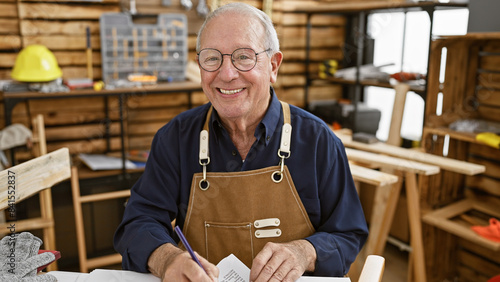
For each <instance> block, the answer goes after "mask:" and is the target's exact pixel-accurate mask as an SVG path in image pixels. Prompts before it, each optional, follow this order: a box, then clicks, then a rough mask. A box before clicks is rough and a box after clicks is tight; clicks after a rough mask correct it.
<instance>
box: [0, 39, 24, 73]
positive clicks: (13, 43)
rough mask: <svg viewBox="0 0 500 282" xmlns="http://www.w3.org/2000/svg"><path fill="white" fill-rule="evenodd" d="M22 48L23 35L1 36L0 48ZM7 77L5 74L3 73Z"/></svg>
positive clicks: (10, 49)
mask: <svg viewBox="0 0 500 282" xmlns="http://www.w3.org/2000/svg"><path fill="white" fill-rule="evenodd" d="M16 49H21V37H20V36H19V35H2V36H0V50H9V51H12V50H16ZM2 76H3V77H5V74H3V75H2Z"/></svg>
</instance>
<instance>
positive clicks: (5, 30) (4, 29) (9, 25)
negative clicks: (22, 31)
mask: <svg viewBox="0 0 500 282" xmlns="http://www.w3.org/2000/svg"><path fill="white" fill-rule="evenodd" d="M0 9H1V7H0ZM0 34H19V22H18V20H17V19H8V18H0Z"/></svg>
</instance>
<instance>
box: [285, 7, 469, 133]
mask: <svg viewBox="0 0 500 282" xmlns="http://www.w3.org/2000/svg"><path fill="white" fill-rule="evenodd" d="M465 7H467V3H464V2H463V1H462V2H458V1H452V2H449V3H440V2H438V1H436V0H433V1H425V2H402V1H366V2H347V3H344V2H315V3H307V4H303V3H297V4H293V3H290V4H289V5H287V6H286V7H282V10H283V11H286V12H290V13H303V14H306V15H307V35H306V60H305V64H306V67H305V69H306V70H308V69H309V65H310V63H311V60H310V56H309V54H310V51H311V42H310V38H311V27H312V24H311V17H312V16H313V15H317V14H337V15H345V16H348V18H349V22H350V25H351V26H353V24H357V29H356V31H355V32H356V42H355V46H354V47H355V50H356V58H355V67H356V70H357V71H356V79H354V80H345V79H336V78H328V79H327V80H328V81H330V82H332V83H340V84H344V85H353V86H354V87H355V89H354V94H353V95H352V97H350V98H351V100H352V101H359V100H360V99H361V95H362V92H363V87H364V86H378V87H386V88H392V85H390V84H389V83H380V82H373V81H362V80H361V79H360V72H359V68H360V66H361V65H362V64H363V59H364V58H363V53H364V49H365V46H364V39H365V37H366V18H367V16H368V14H370V13H395V12H410V11H425V12H427V14H428V15H429V18H430V23H431V24H430V28H429V37H430V38H429V50H430V42H431V39H432V36H433V34H432V28H433V21H434V11H436V10H440V9H450V8H465ZM356 18H357V23H355V20H356ZM352 32H354V31H352ZM347 36H349V35H347ZM347 36H346V37H347ZM403 43H404V38H403ZM429 58H430V56H429V57H428V62H427V65H429ZM345 66H346V65H344V67H345ZM316 79H318V78H317V77H312V76H311V75H310V73H309V72H306V85H305V95H304V105H305V108H308V104H309V86H310V85H311V84H312V82H313V81H314V80H316ZM427 84H428V83H427V80H426V83H425V85H424V86H423V87H412V89H411V90H412V91H415V92H416V93H417V94H419V95H420V96H422V98H423V99H424V100H425V98H426V94H427ZM356 113H357V103H354V114H353V115H352V118H353V121H352V123H351V124H352V125H353V131H355V129H356V124H355V122H354V121H355V120H356Z"/></svg>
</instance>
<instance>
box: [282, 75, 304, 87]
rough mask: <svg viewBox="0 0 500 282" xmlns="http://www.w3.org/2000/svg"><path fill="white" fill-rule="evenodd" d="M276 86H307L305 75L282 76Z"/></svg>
mask: <svg viewBox="0 0 500 282" xmlns="http://www.w3.org/2000/svg"><path fill="white" fill-rule="evenodd" d="M276 84H278V85H280V86H282V87H290V86H304V85H306V78H305V77H304V75H299V74H297V75H281V76H278V79H277V80H276Z"/></svg>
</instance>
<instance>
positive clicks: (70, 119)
mask: <svg viewBox="0 0 500 282" xmlns="http://www.w3.org/2000/svg"><path fill="white" fill-rule="evenodd" d="M30 112H31V114H30V115H32V116H33V115H36V114H38V113H40V114H44V121H45V125H46V126H64V125H66V126H71V125H78V124H85V123H98V122H104V121H105V120H106V113H105V112H104V111H98V110H96V111H94V110H89V109H83V110H75V111H74V112H66V111H55V112H45V111H44V112H40V111H37V110H34V109H32V110H31V111H30ZM108 118H109V119H110V120H114V121H118V120H119V115H118V112H117V111H110V113H109V116H108Z"/></svg>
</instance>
